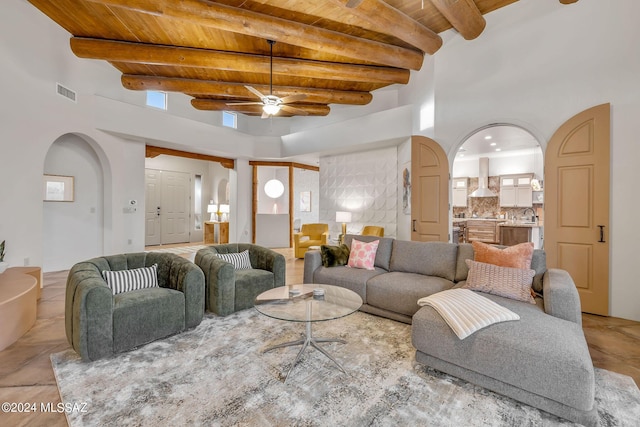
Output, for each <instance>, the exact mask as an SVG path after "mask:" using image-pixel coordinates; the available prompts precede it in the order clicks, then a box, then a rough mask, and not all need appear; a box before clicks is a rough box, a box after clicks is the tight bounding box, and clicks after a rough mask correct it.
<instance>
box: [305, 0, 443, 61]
mask: <svg viewBox="0 0 640 427" xmlns="http://www.w3.org/2000/svg"><path fill="white" fill-rule="evenodd" d="M309 1H313V0H307V2H309ZM334 1H336V2H338V3H341V4H343V5H345V6H347V4H348V3H349V0H334ZM350 15H352V16H355V17H357V18H358V19H360V20H362V21H365V22H367V23H369V25H368V26H363V28H365V29H367V30H371V31H377V32H379V33H383V34H391V35H392V36H394V37H397V38H398V39H400V40H402V41H404V42H407V43H409V44H410V45H411V46H415V47H417V48H418V49H420V50H422V51H423V52H426V53H428V54H430V55H433V54H434V53H436V52H437V51H438V49H440V48H441V47H442V38H441V37H440V36H439V35H438V34H436V33H435V32H433V31H432V30H431V29H429V28H427V27H425V26H424V25H422V24H421V23H419V22H418V21H416V20H415V19H413V18H411V17H409V16H408V15H406V14H404V13H403V12H401V11H399V10H398V9H396V8H394V7H392V6H391V5H389V4H388V3H386V2H384V1H381V0H364V1H361V2H359V3H358V5H357V7H353V8H349V13H347V14H345V15H344V18H348V17H349V16H350ZM341 22H344V23H350V22H349V21H348V20H347V19H342V20H341ZM354 25H357V24H356V23H354Z"/></svg>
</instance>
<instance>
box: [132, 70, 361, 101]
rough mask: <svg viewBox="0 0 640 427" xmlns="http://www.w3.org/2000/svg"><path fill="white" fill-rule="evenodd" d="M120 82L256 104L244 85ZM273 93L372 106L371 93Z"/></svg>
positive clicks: (145, 79) (265, 89)
mask: <svg viewBox="0 0 640 427" xmlns="http://www.w3.org/2000/svg"><path fill="white" fill-rule="evenodd" d="M121 81H122V85H123V86H124V87H125V88H127V89H130V90H161V91H167V92H182V93H187V94H192V95H207V96H217V97H226V98H230V99H242V100H244V99H248V100H251V101H253V100H256V99H255V98H256V97H255V96H254V95H253V94H252V93H251V92H249V91H248V90H247V88H245V87H244V84H243V83H228V82H216V81H205V80H193V79H175V78H166V77H153V76H133V75H128V74H125V75H123V76H122V77H121ZM253 87H254V88H255V89H257V90H259V91H260V92H262V93H269V85H255V86H253ZM273 93H274V95H277V96H280V97H285V96H290V95H298V94H304V95H307V97H306V98H305V101H306V102H309V103H318V104H351V105H366V104H368V103H369V102H371V99H372V98H373V96H372V95H371V94H370V93H369V92H355V91H344V90H330V89H316V88H308V87H291V86H274V87H273Z"/></svg>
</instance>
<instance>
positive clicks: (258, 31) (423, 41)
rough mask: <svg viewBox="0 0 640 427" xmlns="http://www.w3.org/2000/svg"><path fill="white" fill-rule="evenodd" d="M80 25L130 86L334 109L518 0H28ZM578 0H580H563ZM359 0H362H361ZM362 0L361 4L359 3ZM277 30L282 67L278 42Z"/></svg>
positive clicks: (359, 99)
mask: <svg viewBox="0 0 640 427" xmlns="http://www.w3.org/2000/svg"><path fill="white" fill-rule="evenodd" d="M29 1H30V3H32V4H33V5H34V6H35V7H37V8H38V9H39V10H41V11H42V12H43V13H45V14H46V15H47V16H49V17H50V18H51V19H52V20H54V21H55V22H56V23H58V24H59V25H60V26H62V27H63V28H64V29H66V30H67V31H68V32H69V33H71V35H72V37H71V41H70V44H71V49H72V51H73V53H74V54H75V55H76V56H78V57H80V58H88V59H94V60H104V61H108V62H109V63H110V64H112V65H113V66H114V67H115V68H117V69H118V70H119V71H120V72H122V84H123V86H124V87H125V88H127V89H131V90H162V91H170V92H182V93H185V94H187V95H189V96H192V97H193V100H192V105H193V107H194V108H197V109H201V110H211V111H220V110H231V111H237V112H240V113H243V114H247V115H260V114H261V106H260V105H230V103H233V102H252V101H260V100H259V98H257V96H256V95H255V94H254V93H252V92H251V91H249V90H248V89H247V88H246V87H245V85H250V86H252V87H253V88H255V89H257V90H258V91H260V92H261V93H263V94H265V95H268V94H269V93H270V82H271V81H272V82H273V95H276V96H278V97H281V98H282V97H287V96H291V95H300V94H304V95H306V97H305V98H304V99H302V100H300V99H295V102H293V103H291V104H289V105H290V106H291V107H294V108H292V109H285V110H281V111H280V113H278V116H283V117H289V116H292V115H295V114H296V111H297V114H306V115H327V114H329V111H330V110H329V108H330V107H329V105H330V104H350V105H364V104H367V103H369V102H370V101H371V99H372V95H371V91H373V90H376V89H379V88H382V87H385V86H388V85H391V84H406V83H408V81H409V75H410V70H419V69H420V68H421V67H422V62H423V59H424V55H425V54H428V55H434V54H437V51H438V49H440V47H441V46H442V39H441V37H440V36H439V35H438V34H439V33H441V32H443V31H446V30H448V29H451V28H453V29H454V30H455V31H457V32H459V33H460V35H461V36H462V37H464V38H465V39H467V40H472V39H474V38H476V37H478V36H480V35H481V34H482V32H483V30H484V28H485V26H486V22H485V19H484V16H483V15H485V14H487V13H489V12H491V11H493V10H496V9H499V8H501V7H505V6H507V5H509V4H511V3H514V2H515V1H517V0H384V1H383V0H361V1H353V0H351V1H349V0H217V1H208V0H181V1H175V0H29ZM559 1H560V3H563V4H570V3H574V2H575V1H577V0H559ZM354 5H355V6H354ZM352 6H353V7H352ZM267 40H274V41H275V42H276V43H275V45H274V46H273V74H272V76H271V74H270V57H269V49H270V46H269V44H268V43H267Z"/></svg>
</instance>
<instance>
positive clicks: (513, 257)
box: [471, 242, 533, 269]
mask: <svg viewBox="0 0 640 427" xmlns="http://www.w3.org/2000/svg"><path fill="white" fill-rule="evenodd" d="M471 244H472V245H473V252H474V256H473V259H474V261H477V262H484V263H486V264H493V265H497V266H499V267H511V268H524V269H529V268H531V258H533V243H532V242H527V243H520V244H518V245H515V246H509V247H508V248H504V249H499V248H496V247H495V246H491V245H487V244H486V243H482V242H472V243H471Z"/></svg>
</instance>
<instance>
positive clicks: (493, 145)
mask: <svg viewBox="0 0 640 427" xmlns="http://www.w3.org/2000/svg"><path fill="white" fill-rule="evenodd" d="M489 145H490V146H492V147H495V146H496V145H498V143H497V142H492V143H491V144H489Z"/></svg>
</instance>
